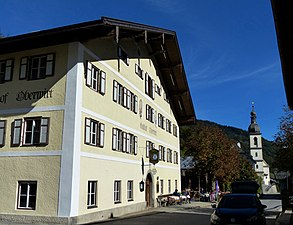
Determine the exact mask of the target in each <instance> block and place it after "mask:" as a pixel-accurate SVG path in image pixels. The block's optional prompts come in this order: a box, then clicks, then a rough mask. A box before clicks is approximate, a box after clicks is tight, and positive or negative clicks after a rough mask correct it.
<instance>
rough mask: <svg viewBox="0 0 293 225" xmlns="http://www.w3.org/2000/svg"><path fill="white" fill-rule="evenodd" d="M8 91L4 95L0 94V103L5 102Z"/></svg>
mask: <svg viewBox="0 0 293 225" xmlns="http://www.w3.org/2000/svg"><path fill="white" fill-rule="evenodd" d="M8 94H9V93H8V92H7V93H6V94H4V95H0V104H6V102H7V97H8Z"/></svg>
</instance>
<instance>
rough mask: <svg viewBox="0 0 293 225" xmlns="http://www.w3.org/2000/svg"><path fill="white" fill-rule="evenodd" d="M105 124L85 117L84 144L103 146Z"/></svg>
mask: <svg viewBox="0 0 293 225" xmlns="http://www.w3.org/2000/svg"><path fill="white" fill-rule="evenodd" d="M104 135H105V124H103V123H100V122H98V121H96V120H93V119H90V118H85V144H88V145H92V146H99V147H104V139H105V137H104Z"/></svg>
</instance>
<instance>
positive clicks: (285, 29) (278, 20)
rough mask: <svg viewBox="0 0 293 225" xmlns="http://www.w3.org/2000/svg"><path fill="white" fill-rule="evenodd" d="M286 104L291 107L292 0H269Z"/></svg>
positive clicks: (292, 63)
mask: <svg viewBox="0 0 293 225" xmlns="http://www.w3.org/2000/svg"><path fill="white" fill-rule="evenodd" d="M271 4H272V9H273V14H274V20H275V27H276V33H277V40H278V46H279V53H280V58H281V63H282V71H283V80H284V86H285V90H286V96H287V102H288V106H289V107H290V108H291V109H293V29H292V27H293V11H292V8H293V1H292V0H271Z"/></svg>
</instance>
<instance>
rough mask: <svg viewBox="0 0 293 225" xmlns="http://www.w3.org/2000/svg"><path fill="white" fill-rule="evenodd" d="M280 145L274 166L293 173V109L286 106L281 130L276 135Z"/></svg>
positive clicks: (276, 142) (276, 141)
mask: <svg viewBox="0 0 293 225" xmlns="http://www.w3.org/2000/svg"><path fill="white" fill-rule="evenodd" d="M275 144H276V146H277V147H278V150H277V153H276V159H275V161H274V166H275V167H276V168H278V169H279V170H281V171H290V172H291V174H292V173H293V164H292V161H293V111H291V110H290V109H288V108H284V116H282V117H281V119H280V126H279V131H278V133H277V134H276V135H275Z"/></svg>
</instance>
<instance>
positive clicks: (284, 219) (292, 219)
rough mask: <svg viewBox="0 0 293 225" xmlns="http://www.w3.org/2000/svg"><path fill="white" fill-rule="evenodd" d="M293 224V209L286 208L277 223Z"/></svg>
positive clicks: (279, 224) (280, 224)
mask: <svg viewBox="0 0 293 225" xmlns="http://www.w3.org/2000/svg"><path fill="white" fill-rule="evenodd" d="M292 224H293V216H292V210H286V211H285V212H283V213H281V215H280V216H279V217H278V219H277V221H276V224H275V225H292Z"/></svg>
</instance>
